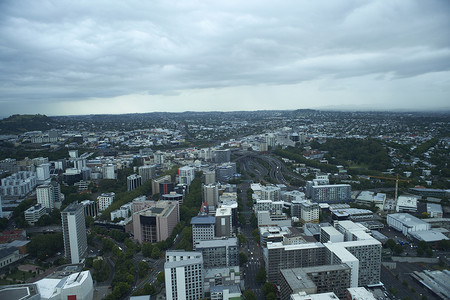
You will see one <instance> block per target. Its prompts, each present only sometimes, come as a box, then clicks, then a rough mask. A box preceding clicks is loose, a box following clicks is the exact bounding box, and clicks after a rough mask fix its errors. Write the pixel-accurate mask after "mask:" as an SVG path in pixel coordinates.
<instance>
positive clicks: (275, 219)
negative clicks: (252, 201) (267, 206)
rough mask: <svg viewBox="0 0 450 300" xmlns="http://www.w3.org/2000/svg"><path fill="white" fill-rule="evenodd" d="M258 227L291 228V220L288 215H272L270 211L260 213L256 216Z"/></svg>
mask: <svg viewBox="0 0 450 300" xmlns="http://www.w3.org/2000/svg"><path fill="white" fill-rule="evenodd" d="M256 217H257V219H258V227H261V226H280V227H282V226H291V225H292V224H291V223H292V222H291V219H290V218H288V217H287V215H286V214H284V213H282V214H272V213H271V212H270V211H258V212H257V214H256Z"/></svg>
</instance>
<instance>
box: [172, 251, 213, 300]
mask: <svg viewBox="0 0 450 300" xmlns="http://www.w3.org/2000/svg"><path fill="white" fill-rule="evenodd" d="M164 274H165V284H166V299H172V300H198V299H203V298H204V290H203V281H204V278H205V277H204V272H203V257H202V253H201V252H196V251H195V252H188V251H167V252H166V262H165V264H164Z"/></svg>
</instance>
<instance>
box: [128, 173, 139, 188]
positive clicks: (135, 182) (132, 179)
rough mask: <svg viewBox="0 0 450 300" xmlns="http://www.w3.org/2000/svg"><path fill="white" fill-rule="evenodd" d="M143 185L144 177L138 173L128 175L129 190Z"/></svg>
mask: <svg viewBox="0 0 450 300" xmlns="http://www.w3.org/2000/svg"><path fill="white" fill-rule="evenodd" d="M141 185H142V177H141V176H139V175H137V174H131V175H130V176H128V177H127V191H132V190H134V189H137V188H138V187H140V186H141Z"/></svg>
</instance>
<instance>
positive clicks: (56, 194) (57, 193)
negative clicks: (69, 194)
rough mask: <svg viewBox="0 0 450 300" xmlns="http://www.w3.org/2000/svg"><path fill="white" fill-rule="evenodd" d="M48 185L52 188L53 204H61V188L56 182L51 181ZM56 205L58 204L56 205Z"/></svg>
mask: <svg viewBox="0 0 450 300" xmlns="http://www.w3.org/2000/svg"><path fill="white" fill-rule="evenodd" d="M50 184H51V185H52V186H53V200H54V203H61V202H62V199H61V186H60V184H59V183H58V182H57V181H51V182H50ZM57 205H58V204H57Z"/></svg>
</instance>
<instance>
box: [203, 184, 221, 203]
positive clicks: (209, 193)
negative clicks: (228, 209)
mask: <svg viewBox="0 0 450 300" xmlns="http://www.w3.org/2000/svg"><path fill="white" fill-rule="evenodd" d="M202 192H203V203H206V204H207V205H208V207H213V208H215V207H216V206H217V204H218V203H219V187H218V186H217V185H215V184H208V185H203V186H202Z"/></svg>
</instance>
